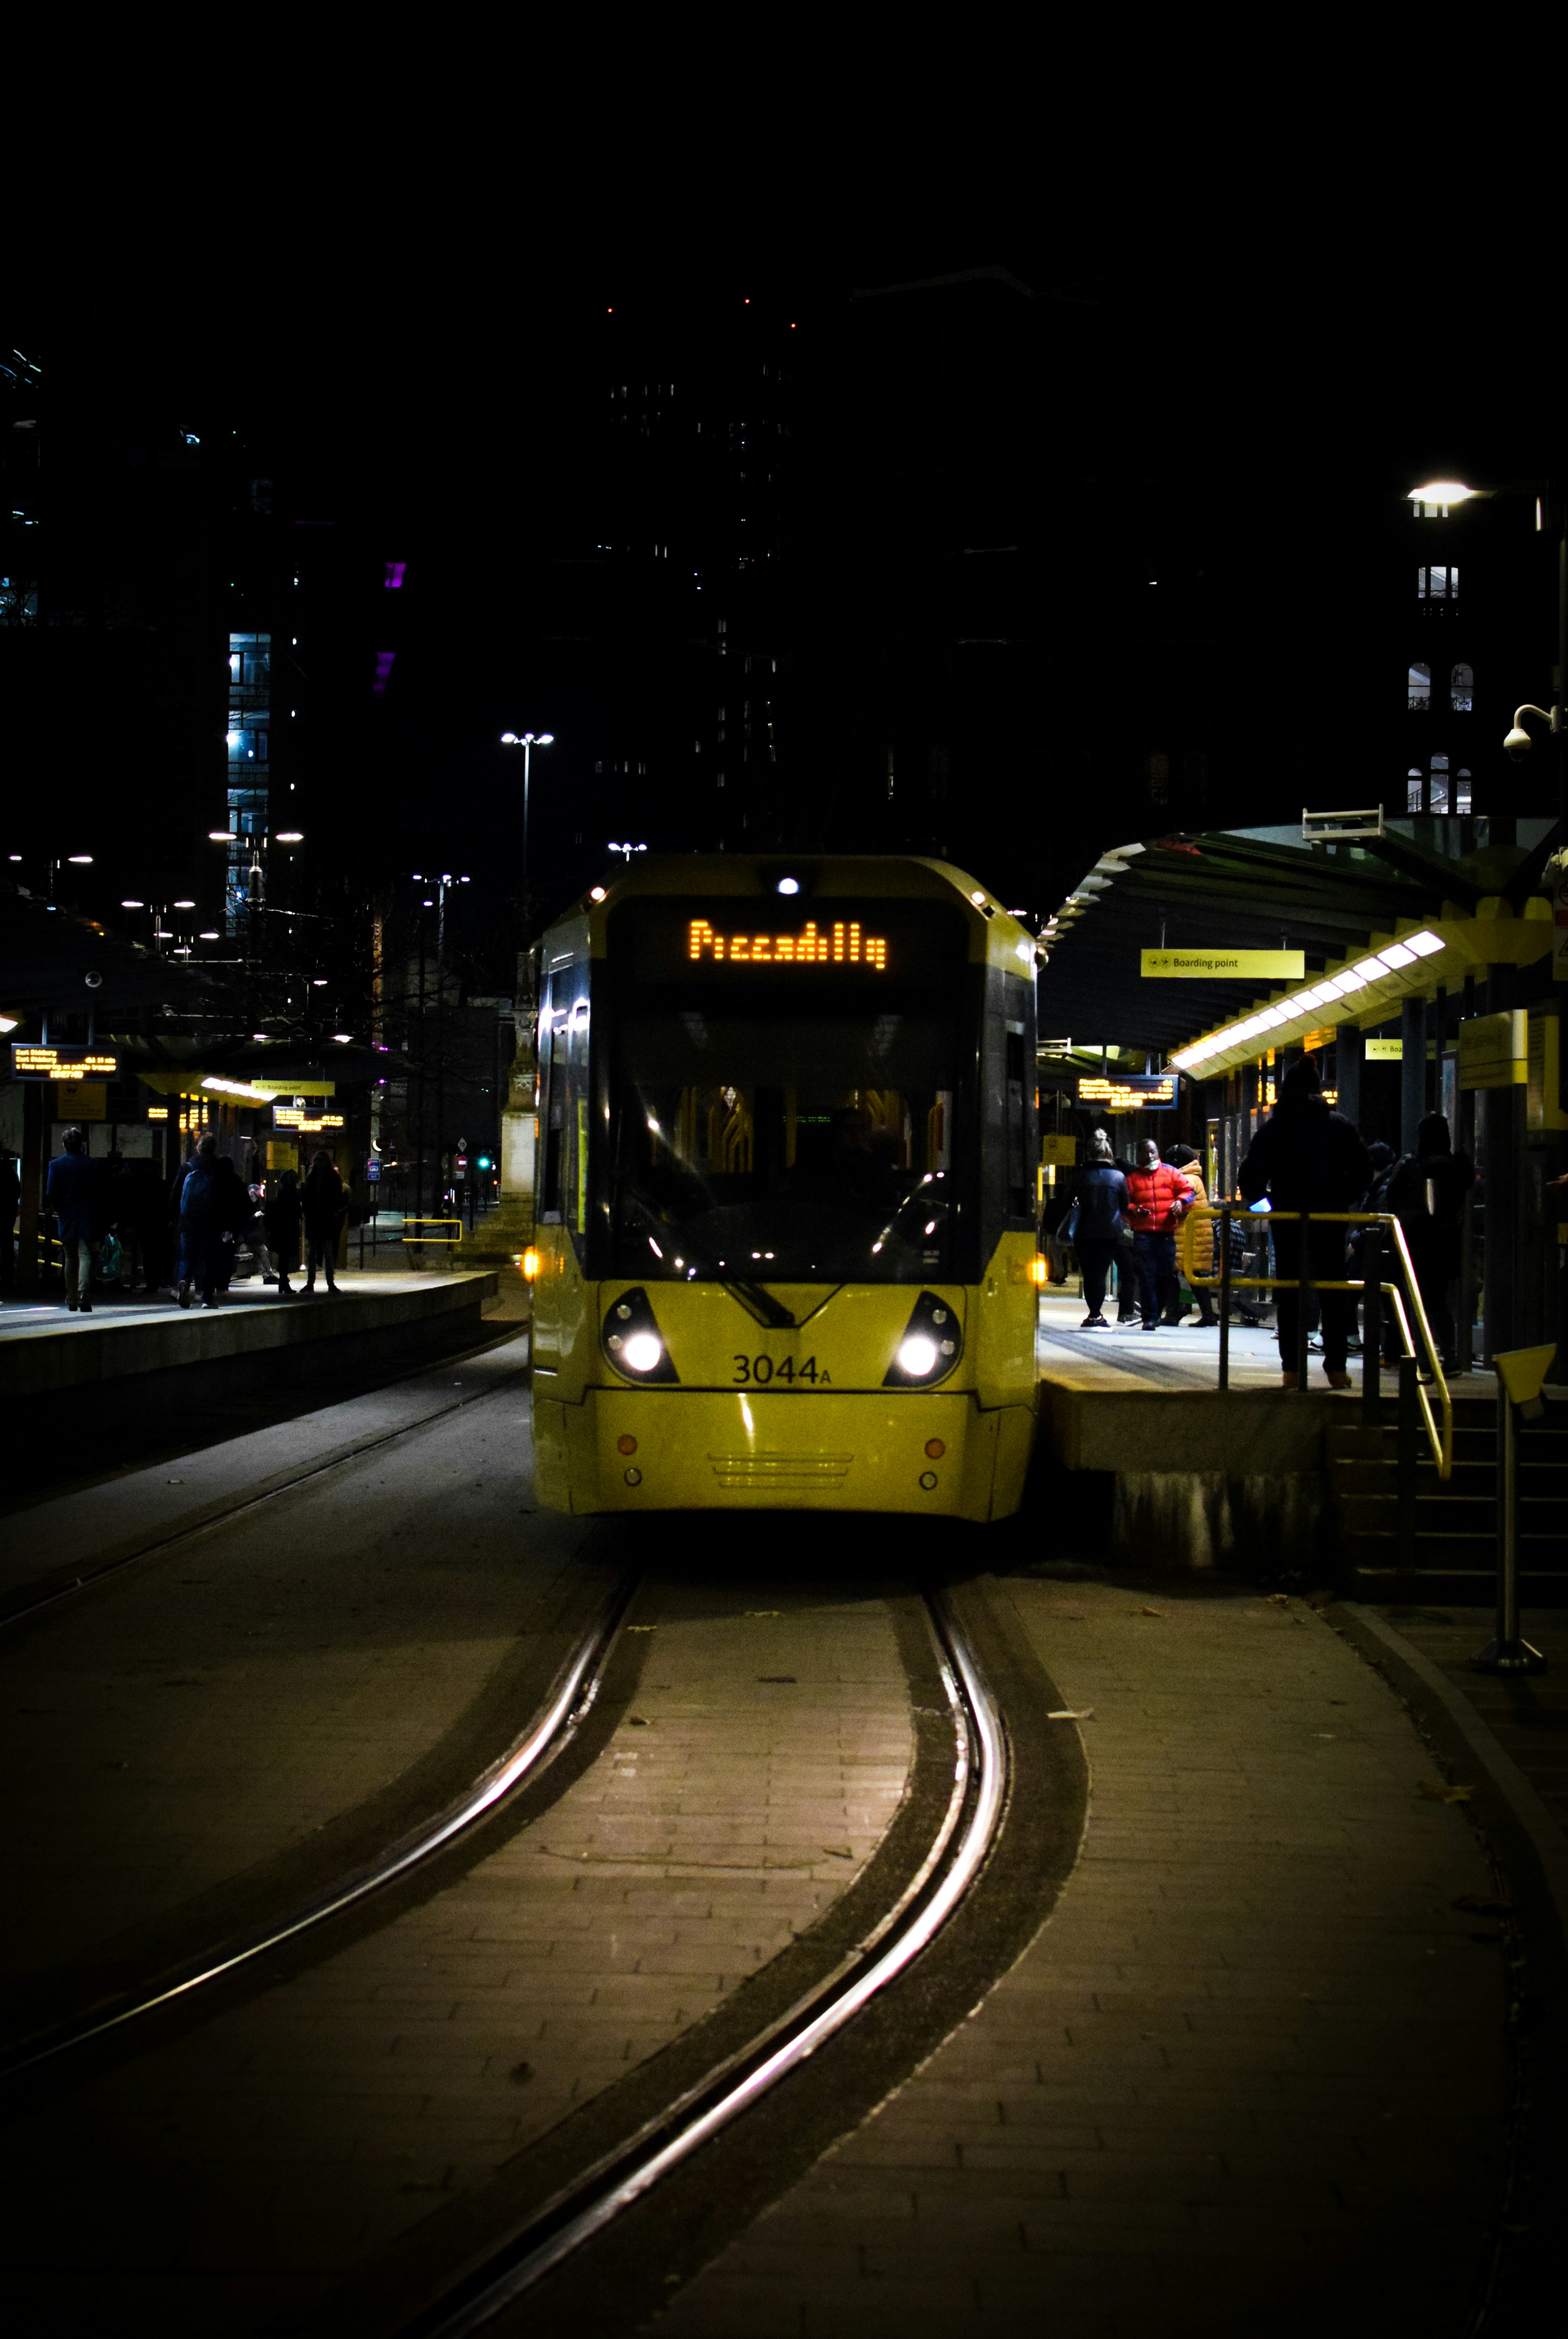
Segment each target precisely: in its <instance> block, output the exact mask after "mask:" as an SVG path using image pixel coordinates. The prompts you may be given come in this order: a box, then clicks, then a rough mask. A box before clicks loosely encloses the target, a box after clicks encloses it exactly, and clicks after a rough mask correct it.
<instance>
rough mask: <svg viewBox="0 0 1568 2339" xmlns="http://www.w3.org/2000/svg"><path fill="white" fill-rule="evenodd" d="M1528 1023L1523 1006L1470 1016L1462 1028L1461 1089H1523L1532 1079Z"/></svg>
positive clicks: (1460, 1051) (1462, 1024)
mask: <svg viewBox="0 0 1568 2339" xmlns="http://www.w3.org/2000/svg"><path fill="white" fill-rule="evenodd" d="M1527 1022H1528V1019H1527V1017H1526V1015H1525V1012H1524V1008H1523V1007H1513V1008H1505V1009H1504V1012H1503V1013H1502V1014H1501V1015H1471V1016H1467V1017H1466V1018H1465V1020H1464V1021H1463V1022H1462V1023H1461V1024H1460V1026H1459V1085H1460V1087H1461V1088H1462V1089H1513V1088H1520V1089H1522V1088H1524V1086H1525V1085H1526V1084H1527V1082H1528V1080H1529V1054H1530V1051H1529V1037H1528V1031H1527Z"/></svg>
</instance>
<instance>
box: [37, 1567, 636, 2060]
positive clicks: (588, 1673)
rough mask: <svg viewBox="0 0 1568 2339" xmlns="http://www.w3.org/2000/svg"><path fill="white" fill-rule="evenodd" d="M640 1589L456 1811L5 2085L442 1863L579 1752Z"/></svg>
mask: <svg viewBox="0 0 1568 2339" xmlns="http://www.w3.org/2000/svg"><path fill="white" fill-rule="evenodd" d="M635 1591H636V1577H635V1576H631V1575H627V1576H625V1577H623V1578H622V1579H621V1580H620V1582H619V1583H618V1584H616V1587H615V1589H614V1591H613V1592H611V1593H610V1594H607V1595H606V1599H605V1600H604V1601H603V1602H602V1603H601V1604H600V1607H599V1610H598V1613H597V1615H596V1616H595V1618H594V1620H593V1623H591V1624H590V1625H589V1627H588V1628H587V1631H586V1632H585V1633H583V1634H582V1635H581V1637H580V1638H579V1640H578V1642H577V1646H576V1647H575V1649H573V1650H572V1652H571V1653H570V1654H569V1655H568V1656H567V1658H566V1660H565V1661H564V1663H562V1664H561V1666H560V1667H559V1668H558V1670H557V1673H556V1675H555V1678H554V1680H553V1681H552V1683H551V1684H550V1687H549V1689H548V1691H547V1693H546V1696H545V1700H544V1702H543V1704H542V1705H541V1706H540V1707H539V1709H538V1711H537V1713H536V1714H535V1715H534V1717H533V1719H532V1721H530V1722H529V1723H528V1728H527V1729H526V1730H525V1731H524V1732H523V1733H522V1735H521V1736H520V1737H518V1738H516V1739H514V1740H513V1742H512V1743H511V1745H510V1746H508V1749H507V1751H506V1752H505V1753H504V1754H502V1755H501V1756H500V1757H499V1759H498V1761H496V1762H493V1763H491V1764H490V1766H489V1768H488V1770H486V1771H484V1772H481V1773H480V1775H479V1776H478V1779H476V1780H475V1781H474V1782H473V1784H472V1786H470V1787H469V1788H468V1789H467V1790H466V1791H465V1792H464V1793H463V1794H462V1795H460V1796H459V1798H458V1800H457V1801H455V1802H453V1803H449V1804H448V1805H447V1807H446V1809H445V1810H444V1811H439V1812H438V1813H437V1814H436V1816H435V1817H434V1818H433V1819H429V1820H427V1821H423V1822H422V1823H421V1824H420V1825H419V1827H417V1828H414V1829H412V1830H411V1831H409V1833H408V1834H407V1835H404V1836H402V1837H400V1838H399V1841H397V1842H396V1843H394V1844H392V1845H390V1846H389V1848H388V1849H387V1850H385V1851H383V1852H380V1853H379V1854H378V1855H377V1857H376V1858H375V1859H374V1860H369V1861H367V1862H366V1863H365V1864H364V1865H363V1866H362V1867H360V1868H357V1869H354V1870H350V1873H349V1874H348V1875H347V1876H345V1877H341V1878H340V1879H339V1880H338V1881H337V1882H336V1883H334V1884H330V1885H328V1886H327V1887H326V1888H325V1890H322V1891H321V1892H319V1893H316V1894H313V1895H312V1896H311V1899H310V1900H305V1901H303V1902H301V1905H300V1906H299V1907H298V1908H297V1909H295V1910H293V1911H292V1913H291V1915H290V1916H288V1917H287V1918H285V1919H283V1920H281V1922H279V1923H277V1924H272V1925H268V1926H266V1927H265V1928H263V1929H261V1931H259V1932H255V1933H251V1934H248V1935H246V1936H244V1937H243V1938H242V1939H239V1940H237V1941H233V1942H231V1943H229V1944H228V1945H227V1946H226V1947H225V1948H223V1949H222V1950H220V1951H218V1952H216V1953H213V1954H210V1955H206V1956H203V1957H202V1958H201V1959H194V1960H192V1963H191V1964H190V1965H189V1966H187V1967H185V1968H184V1969H180V1970H177V1971H176V1974H175V1976H174V1978H173V1980H171V1981H168V1982H166V1983H164V1984H163V1986H162V1987H161V1988H160V1989H156V1990H153V1991H150V1992H148V1993H147V1994H146V1995H145V1996H143V1997H141V1998H136V1999H130V2000H128V2001H127V2002H125V2003H123V2004H122V2005H120V2006H118V2007H115V2008H113V2009H112V2010H111V2011H110V2012H108V2013H106V2014H102V2015H97V2016H94V2017H92V2018H88V2019H86V2020H84V2021H81V2022H77V2023H74V2024H72V2025H71V2026H70V2027H69V2028H64V2029H63V2030H61V2031H59V2032H57V2033H56V2034H55V2035H54V2036H53V2037H51V2038H46V2039H44V2042H43V2043H42V2044H41V2045H38V2046H35V2047H34V2048H30V2049H29V2050H28V2051H27V2052H26V2053H25V2054H22V2055H19V2056H17V2057H16V2058H15V2060H13V2061H11V2062H8V2063H6V2064H5V2065H4V2066H0V2080H5V2079H13V2078H16V2077H20V2076H21V2075H22V2074H23V2073H24V2072H27V2071H32V2070H35V2069H37V2068H39V2067H40V2066H41V2065H42V2064H44V2063H49V2062H53V2061H54V2060H55V2059H56V2058H58V2057H60V2056H62V2055H66V2054H69V2053H71V2052H73V2051H74V2049H75V2048H78V2047H84V2046H85V2045H86V2044H87V2042H88V2041H89V2040H90V2039H94V2038H104V2037H105V2036H106V2035H107V2034H108V2033H109V2032H110V2031H112V2030H119V2029H122V2028H124V2026H125V2025H126V2024H127V2023H130V2022H134V2021H137V2020H139V2019H140V2018H141V2017H142V2016H143V2015H145V2014H151V2013H153V2011H154V2010H155V2009H156V2008H159V2007H163V2006H171V2005H173V2003H174V2002H175V2000H176V1999H182V1998H188V1997H190V1996H191V1994H192V1991H195V1990H199V1989H202V1988H204V1987H205V1986H206V1985H207V1984H208V1983H209V1982H214V1981H216V1980H218V1979H219V1978H220V1977H221V1976H222V1975H223V1974H230V1973H233V1972H235V1971H236V1970H237V1969H238V1968H240V1967H241V1966H243V1965H248V1964H249V1963H251V1960H252V1959H256V1958H260V1957H264V1956H266V1955H267V1953H268V1952H269V1951H270V1950H273V1949H282V1948H284V1947H285V1946H286V1945H287V1944H288V1943H289V1942H291V1941H294V1940H297V1939H299V1938H300V1936H301V1934H302V1933H305V1932H308V1931H309V1930H310V1929H311V1927H312V1926H315V1925H320V1924H323V1923H325V1921H326V1920H327V1919H328V1918H329V1917H335V1916H337V1915H338V1914H339V1913H340V1911H341V1910H345V1909H350V1908H352V1907H353V1906H354V1904H355V1903H356V1902H357V1901H360V1900H366V1899H368V1898H369V1896H370V1894H371V1893H372V1892H379V1891H380V1890H383V1888H384V1887H385V1886H387V1885H389V1884H390V1883H392V1882H393V1881H394V1880H395V1879H397V1878H398V1877H399V1876H406V1875H407V1874H408V1873H409V1870H410V1869H414V1868H417V1867H419V1865H420V1864H421V1863H422V1862H423V1861H425V1860H429V1859H431V1858H432V1857H433V1856H434V1854H435V1853H437V1852H438V1851H440V1850H443V1849H444V1847H445V1846H446V1845H448V1844H449V1843H451V1842H452V1841H455V1839H456V1838H457V1837H459V1836H460V1835H462V1834H463V1833H464V1832H465V1831H467V1830H468V1829H469V1828H471V1827H472V1826H473V1825H474V1824H475V1822H476V1821H478V1820H480V1819H482V1818H483V1817H484V1816H485V1814H486V1812H488V1811H494V1810H495V1809H496V1807H497V1805H498V1803H501V1802H504V1801H506V1799H507V1797H508V1795H511V1794H514V1793H516V1791H518V1788H520V1787H522V1786H524V1785H525V1784H527V1783H528V1781H529V1780H531V1779H533V1778H537V1776H538V1775H539V1773H540V1772H542V1771H543V1770H544V1769H546V1768H547V1765H548V1764H549V1763H550V1762H553V1761H554V1760H555V1758H556V1756H557V1754H559V1753H560V1752H561V1751H562V1749H563V1748H564V1747H565V1746H566V1745H567V1743H568V1742H570V1740H571V1738H572V1737H573V1736H574V1735H575V1733H576V1732H577V1730H578V1728H579V1727H580V1726H581V1724H582V1723H583V1722H584V1721H585V1720H586V1719H587V1714H588V1711H589V1709H590V1707H591V1706H592V1704H593V1702H594V1700H595V1698H596V1697H597V1695H598V1692H599V1686H600V1683H601V1682H602V1680H603V1678H604V1671H605V1667H606V1664H607V1663H608V1661H609V1657H610V1653H611V1651H612V1649H613V1648H614V1646H615V1643H616V1638H617V1637H618V1634H619V1632H620V1627H621V1623H622V1622H623V1620H624V1618H625V1616H626V1610H627V1608H628V1606H629V1605H630V1604H631V1600H632V1595H633V1594H634V1592H635Z"/></svg>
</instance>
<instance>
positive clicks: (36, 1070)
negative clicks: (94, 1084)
mask: <svg viewBox="0 0 1568 2339" xmlns="http://www.w3.org/2000/svg"><path fill="white" fill-rule="evenodd" d="M119 1076H120V1059H119V1057H118V1056H112V1055H105V1054H104V1051H103V1050H102V1049H101V1048H51V1047H47V1046H44V1047H40V1046H39V1045H38V1043H37V1042H36V1041H29V1042H27V1043H26V1044H25V1045H24V1044H23V1043H21V1042H20V1041H14V1042H13V1044H12V1049H11V1077H12V1079H13V1080H17V1081H113V1080H118V1078H119Z"/></svg>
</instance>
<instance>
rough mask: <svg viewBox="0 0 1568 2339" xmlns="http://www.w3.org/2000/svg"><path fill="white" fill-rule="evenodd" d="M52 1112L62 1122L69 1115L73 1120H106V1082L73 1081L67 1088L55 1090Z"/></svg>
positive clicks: (107, 1088) (107, 1089) (107, 1113)
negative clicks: (53, 1111)
mask: <svg viewBox="0 0 1568 2339" xmlns="http://www.w3.org/2000/svg"><path fill="white" fill-rule="evenodd" d="M54 1110H55V1113H56V1115H57V1117H58V1118H59V1119H60V1120H64V1118H65V1116H66V1114H67V1113H69V1115H70V1116H71V1119H72V1120H108V1118H109V1084H108V1082H107V1081H73V1082H72V1084H71V1086H70V1087H69V1088H64V1087H60V1088H56V1090H55V1091H54Z"/></svg>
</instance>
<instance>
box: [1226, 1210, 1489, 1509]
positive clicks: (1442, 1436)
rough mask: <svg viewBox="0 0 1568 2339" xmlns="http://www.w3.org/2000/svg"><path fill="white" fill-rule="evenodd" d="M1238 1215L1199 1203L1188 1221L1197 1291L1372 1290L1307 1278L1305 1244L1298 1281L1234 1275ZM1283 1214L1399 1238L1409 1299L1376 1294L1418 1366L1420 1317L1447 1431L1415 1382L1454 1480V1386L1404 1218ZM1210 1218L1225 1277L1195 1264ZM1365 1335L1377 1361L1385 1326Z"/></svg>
mask: <svg viewBox="0 0 1568 2339" xmlns="http://www.w3.org/2000/svg"><path fill="white" fill-rule="evenodd" d="M1237 1215H1238V1213H1237V1211H1236V1209H1234V1207H1233V1206H1232V1205H1231V1204H1230V1203H1228V1202H1221V1203H1213V1202H1198V1203H1195V1204H1194V1205H1193V1207H1192V1208H1191V1209H1189V1210H1188V1212H1187V1213H1186V1215H1185V1217H1184V1218H1183V1219H1182V1224H1181V1271H1182V1273H1183V1275H1185V1277H1186V1278H1187V1280H1188V1283H1189V1284H1190V1285H1191V1286H1192V1288H1193V1289H1194V1290H1195V1291H1222V1292H1224V1293H1226V1294H1228V1293H1230V1292H1232V1291H1277V1290H1278V1289H1280V1288H1285V1289H1289V1288H1291V1285H1292V1282H1293V1281H1294V1284H1295V1288H1296V1289H1297V1291H1299V1292H1300V1294H1301V1296H1302V1298H1304V1299H1305V1298H1306V1297H1307V1292H1308V1290H1313V1291H1360V1292H1365V1291H1366V1288H1367V1285H1366V1279H1365V1278H1362V1279H1359V1280H1353V1279H1350V1278H1346V1279H1344V1280H1332V1279H1330V1278H1327V1277H1322V1278H1319V1277H1317V1276H1312V1275H1309V1274H1307V1271H1306V1269H1307V1258H1306V1245H1305V1244H1303V1246H1302V1272H1301V1273H1300V1275H1298V1276H1297V1277H1296V1278H1291V1277H1290V1276H1287V1275H1232V1274H1230V1273H1229V1272H1228V1269H1229V1264H1230V1256H1229V1251H1230V1247H1229V1240H1228V1229H1229V1224H1230V1221H1231V1219H1233V1218H1235V1217H1236V1216H1237ZM1251 1215H1252V1213H1250V1212H1248V1213H1247V1216H1251ZM1278 1216H1279V1218H1280V1219H1281V1221H1286V1220H1289V1221H1292V1222H1294V1223H1296V1224H1297V1225H1299V1224H1300V1222H1301V1220H1302V1219H1307V1220H1309V1221H1310V1222H1311V1223H1312V1224H1314V1225H1317V1226H1325V1225H1327V1226H1345V1227H1376V1228H1378V1229H1382V1230H1385V1231H1386V1232H1389V1233H1391V1234H1392V1235H1393V1237H1394V1248H1395V1253H1396V1255H1397V1258H1398V1260H1399V1266H1400V1271H1401V1273H1402V1275H1403V1277H1404V1280H1405V1295H1404V1298H1401V1297H1400V1293H1399V1289H1398V1287H1397V1286H1396V1285H1395V1284H1388V1285H1386V1286H1384V1285H1381V1284H1379V1283H1377V1282H1376V1281H1375V1282H1374V1283H1373V1286H1372V1288H1373V1290H1374V1291H1375V1292H1376V1291H1379V1290H1381V1289H1385V1288H1386V1290H1387V1292H1388V1296H1389V1298H1390V1299H1391V1300H1392V1301H1393V1303H1394V1315H1395V1324H1396V1325H1397V1327H1398V1331H1399V1337H1400V1342H1401V1345H1402V1347H1403V1348H1404V1351H1405V1358H1406V1360H1407V1361H1408V1362H1410V1363H1412V1364H1418V1363H1419V1361H1420V1359H1419V1354H1418V1351H1417V1349H1416V1346H1415V1337H1414V1335H1413V1333H1412V1330H1411V1318H1414V1319H1415V1326H1416V1328H1417V1330H1418V1331H1419V1333H1420V1337H1421V1346H1422V1347H1423V1348H1424V1349H1425V1352H1426V1364H1427V1369H1428V1371H1429V1373H1430V1374H1431V1377H1432V1384H1433V1386H1434V1387H1435V1389H1436V1391H1437V1396H1438V1402H1439V1406H1440V1407H1441V1410H1442V1415H1443V1426H1442V1428H1441V1429H1439V1428H1438V1426H1437V1422H1436V1419H1435V1416H1434V1414H1433V1411H1432V1402H1431V1399H1430V1398H1429V1397H1428V1396H1427V1394H1426V1390H1425V1386H1424V1385H1423V1384H1422V1382H1421V1381H1420V1379H1419V1378H1417V1380H1416V1384H1415V1391H1416V1396H1417V1399H1418V1401H1419V1403H1420V1406H1421V1411H1422V1415H1423V1416H1424V1418H1425V1423H1426V1435H1427V1438H1428V1441H1429V1443H1430V1445H1431V1447H1432V1456H1433V1460H1434V1461H1435V1463H1436V1466H1437V1475H1438V1477H1439V1478H1444V1479H1445V1478H1448V1477H1450V1476H1452V1475H1453V1470H1454V1399H1453V1396H1451V1394H1450V1392H1449V1387H1448V1382H1447V1379H1446V1377H1445V1374H1444V1370H1443V1366H1442V1363H1441V1361H1440V1359H1439V1357H1438V1354H1437V1345H1436V1342H1435V1340H1434V1339H1433V1337H1432V1327H1431V1325H1430V1324H1429V1323H1428V1321H1427V1318H1426V1310H1425V1307H1424V1306H1423V1305H1422V1300H1421V1287H1420V1285H1419V1283H1418V1282H1417V1280H1416V1276H1415V1265H1414V1262H1413V1261H1412V1259H1411V1257H1410V1248H1409V1245H1408V1244H1407V1243H1406V1241H1405V1229H1404V1228H1403V1227H1402V1226H1401V1225H1400V1223H1399V1220H1398V1219H1396V1218H1395V1217H1394V1216H1393V1214H1392V1213H1391V1212H1389V1211H1386V1210H1281V1211H1280V1212H1279V1213H1278ZM1201 1219H1218V1220H1219V1221H1220V1223H1221V1225H1222V1227H1224V1228H1225V1229H1226V1230H1227V1231H1226V1233H1225V1234H1224V1235H1222V1237H1221V1241H1222V1243H1223V1244H1224V1259H1223V1268H1224V1270H1225V1271H1224V1272H1222V1273H1219V1274H1210V1275H1199V1274H1198V1272H1197V1271H1196V1268H1194V1266H1193V1240H1192V1238H1193V1235H1194V1234H1195V1233H1196V1231H1197V1226H1198V1221H1199V1220H1201ZM1406 1301H1407V1302H1408V1306H1409V1312H1408V1314H1407V1313H1406V1306H1405V1303H1406ZM1227 1328H1228V1324H1227V1321H1226V1319H1223V1318H1222V1321H1221V1330H1222V1332H1223V1331H1224V1330H1226V1329H1227ZM1364 1337H1366V1340H1367V1341H1368V1342H1372V1341H1374V1340H1376V1347H1373V1348H1372V1350H1371V1354H1372V1355H1373V1356H1374V1357H1376V1355H1377V1353H1378V1350H1380V1348H1381V1346H1382V1326H1381V1325H1376V1326H1374V1325H1370V1324H1369V1325H1367V1326H1366V1329H1365V1333H1364ZM1371 1369H1374V1370H1375V1369H1376V1366H1375V1365H1374V1366H1373V1367H1371Z"/></svg>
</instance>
